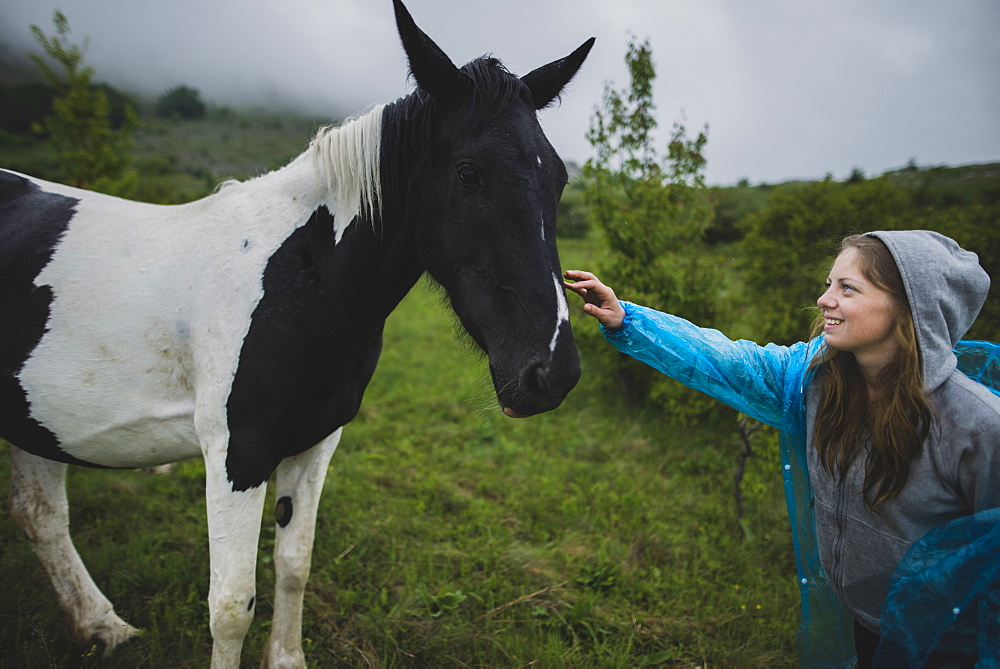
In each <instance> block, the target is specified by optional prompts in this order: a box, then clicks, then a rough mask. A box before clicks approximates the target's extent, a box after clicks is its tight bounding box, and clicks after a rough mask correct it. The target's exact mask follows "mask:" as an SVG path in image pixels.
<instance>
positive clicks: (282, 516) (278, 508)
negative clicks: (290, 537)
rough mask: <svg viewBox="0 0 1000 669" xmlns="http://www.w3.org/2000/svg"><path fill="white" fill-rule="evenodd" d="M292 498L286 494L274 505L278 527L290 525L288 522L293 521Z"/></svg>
mask: <svg viewBox="0 0 1000 669" xmlns="http://www.w3.org/2000/svg"><path fill="white" fill-rule="evenodd" d="M292 512H293V509H292V498H291V497H289V496H288V495H285V496H284V497H282V498H281V499H279V500H278V501H277V503H276V504H275V505H274V521H275V522H276V523H278V527H288V523H290V522H292Z"/></svg>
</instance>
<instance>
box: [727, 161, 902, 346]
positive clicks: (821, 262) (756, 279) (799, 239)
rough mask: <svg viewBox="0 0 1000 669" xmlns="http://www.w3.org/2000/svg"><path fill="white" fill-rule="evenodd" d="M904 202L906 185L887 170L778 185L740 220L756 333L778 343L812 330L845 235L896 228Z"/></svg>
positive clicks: (748, 304) (743, 269)
mask: <svg viewBox="0 0 1000 669" xmlns="http://www.w3.org/2000/svg"><path fill="white" fill-rule="evenodd" d="M907 204H908V198H907V194H906V192H905V191H904V190H903V189H901V188H899V187H898V186H895V185H893V184H892V182H891V181H889V180H888V179H886V178H877V179H869V180H867V181H861V182H858V183H854V184H843V183H837V182H834V181H832V180H830V179H827V180H825V181H819V182H813V183H805V184H800V185H798V186H794V187H790V188H782V189H778V190H775V191H774V193H773V194H772V196H771V200H770V202H769V204H768V206H767V207H766V208H765V209H764V210H762V211H760V212H758V213H756V214H752V215H750V216H749V217H747V218H746V219H744V220H743V221H741V222H740V225H739V227H740V229H741V231H742V232H743V235H744V236H743V240H742V242H740V255H741V258H742V260H741V262H740V265H739V271H740V274H741V277H742V282H743V295H744V299H743V304H744V305H746V306H745V309H746V310H747V311H748V312H749V314H750V315H749V316H748V317H752V320H753V322H754V324H755V328H754V333H753V335H752V336H753V338H754V339H755V340H756V341H758V342H759V343H766V342H775V343H778V344H791V343H793V342H796V341H802V340H803V339H805V338H807V337H808V336H809V328H810V326H811V324H812V321H813V319H814V318H815V316H816V308H815V307H816V299H817V298H818V297H819V296H820V295H821V294H822V293H823V290H824V287H823V284H824V281H825V278H826V274H827V272H828V271H829V268H830V264H831V262H832V260H833V257H834V256H835V255H836V253H837V248H838V245H839V243H840V240H841V239H843V238H844V237H845V236H847V235H849V234H855V233H859V232H868V231H871V230H885V229H895V228H896V226H897V225H898V222H899V219H900V216H901V215H902V214H903V213H904V212H905V210H906V207H907Z"/></svg>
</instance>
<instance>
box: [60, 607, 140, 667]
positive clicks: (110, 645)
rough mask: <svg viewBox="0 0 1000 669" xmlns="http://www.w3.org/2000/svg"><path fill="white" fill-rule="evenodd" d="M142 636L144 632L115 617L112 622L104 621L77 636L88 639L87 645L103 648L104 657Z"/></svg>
mask: <svg viewBox="0 0 1000 669" xmlns="http://www.w3.org/2000/svg"><path fill="white" fill-rule="evenodd" d="M141 635H142V630H140V629H137V628H135V627H132V626H131V625H129V624H128V623H127V622H125V621H124V620H122V619H121V618H119V617H118V616H114V618H113V619H112V620H103V621H101V622H100V623H98V624H95V625H93V626H91V627H90V628H89V629H87V630H85V631H81V633H79V634H77V635H76V636H77V638H81V639H86V640H87V641H86V642H87V643H90V644H94V646H95V647H97V646H102V647H103V648H104V651H103V652H102V655H103V656H104V657H108V656H109V655H111V654H112V653H114V652H115V649H117V648H118V647H119V646H121V645H122V644H123V643H125V642H126V641H128V640H129V639H133V638H135V637H137V636H141Z"/></svg>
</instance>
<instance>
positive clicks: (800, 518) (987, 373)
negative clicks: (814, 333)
mask: <svg viewBox="0 0 1000 669" xmlns="http://www.w3.org/2000/svg"><path fill="white" fill-rule="evenodd" d="M622 306H623V307H624V308H625V314H626V327H623V328H622V329H620V330H607V329H604V328H602V330H603V331H604V335H605V337H607V339H608V340H609V341H610V342H611V343H613V344H614V345H615V346H616V347H617V348H618V350H620V351H621V352H623V353H626V354H628V355H630V356H632V357H633V358H635V359H637V360H639V361H641V362H644V363H646V364H648V365H650V366H651V367H653V368H655V369H657V370H659V371H661V372H663V373H664V374H666V375H668V376H670V377H671V378H674V379H676V380H677V381H680V382H681V383H683V384H684V385H686V386H688V387H690V388H693V389H695V390H699V391H701V392H704V393H706V394H708V395H710V396H711V397H713V398H715V399H717V400H719V401H721V402H724V403H726V404H728V405H729V406H731V407H733V408H734V409H736V410H737V411H740V412H742V413H744V414H747V415H748V416H750V417H752V418H754V419H756V420H759V421H761V422H762V423H765V424H767V425H771V426H773V427H775V428H777V429H778V430H779V431H780V434H781V438H780V444H781V467H782V474H783V476H784V489H785V501H786V503H787V507H788V516H789V521H790V523H791V527H792V542H793V547H794V550H795V562H796V567H797V574H796V578H797V582H798V585H799V593H800V596H801V600H802V611H801V617H800V624H799V630H798V634H797V637H796V646H797V650H798V655H799V660H800V662H801V663H802V665H803V666H808V667H845V666H851V665H852V664H853V663H854V661H855V649H854V621H853V617H852V616H851V615H850V614H849V613H848V612H847V611H846V610H845V609H844V607H843V606H842V605H841V604H840V602H839V601H838V600H837V598H836V596H835V595H834V594H833V590H832V589H831V588H830V587H829V586H828V585H827V578H826V574H825V573H824V571H823V568H822V567H821V566H820V560H819V551H818V547H817V541H816V531H815V520H814V518H813V513H812V504H811V501H812V487H811V485H810V483H809V475H808V468H807V458H806V416H805V412H806V408H805V407H806V403H805V392H806V388H807V387H808V385H809V380H810V379H809V376H810V373H809V364H810V362H811V361H812V359H813V358H814V357H815V355H816V353H817V352H818V351H819V350H820V348H821V346H822V340H821V338H817V339H814V340H812V341H809V342H800V343H797V344H793V345H792V346H778V345H775V344H768V345H766V346H760V345H758V344H756V343H755V342H751V341H745V340H738V341H733V340H731V339H729V338H728V337H726V336H725V335H723V334H722V333H721V332H719V331H717V330H711V329H705V328H699V327H697V326H695V325H693V324H692V323H690V322H688V321H686V320H684V319H683V318H679V317H677V316H673V315H671V314H666V313H662V312H658V311H655V310H652V309H647V308H645V307H641V306H638V305H635V304H631V303H629V302H623V303H622ZM965 344H968V345H967V346H966V350H964V351H963V350H959V349H957V350H956V353H958V354H959V359H960V369H962V371H963V372H965V373H966V374H968V375H970V376H971V377H972V378H974V379H976V380H978V381H980V382H982V383H984V384H987V385H988V384H989V383H990V382H991V381H992V382H993V384H994V387H995V382H996V380H997V379H998V378H1000V376H998V374H997V372H998V369H997V364H998V363H997V355H998V349H1000V347H998V346H997V345H994V344H989V343H988V342H970V343H965V342H963V345H965ZM991 347H992V348H991ZM991 356H992V357H991ZM994 392H996V391H994ZM989 520H990V519H989V518H986V519H985V520H984V523H985V524H986V525H987V526H988V524H989ZM981 526H982V524H980V525H977V528H979V527H981ZM942 530H943V532H944V534H945V535H946V540H945V541H946V544H947V546H949V547H950V546H951V543H949V542H950V541H959V542H961V541H962V540H963V539H969V538H971V537H970V536H968V535H967V534H966V530H965V529H958V530H954V531H952V530H948V529H946V528H942ZM948 537H950V539H948ZM933 541H934V540H932V541H931V542H928V544H927V551H929V553H930V554H931V555H935V554H937V552H938V551H939V550H944V549H945V548H944V546H945V544H941V545H940V546H939V545H938V544H937V543H933ZM917 544H918V545H920V544H923V541H921V542H917ZM998 546H1000V532H998V531H997V528H996V524H995V523H994V527H993V529H992V531H991V532H986V533H985V538H984V539H983V540H982V541H981V542H980V543H979V544H977V547H976V548H974V549H972V550H973V552H974V553H975V554H976V555H979V556H980V557H982V556H989V555H992V556H993V563H992V564H997V563H1000V554H998V553H997V552H996V551H997V550H1000V549H998ZM914 548H916V545H915V546H914ZM949 550H950V548H949ZM991 551H992V552H991ZM969 557H972V556H971V555H970V556H969ZM906 564H907V560H906V559H904V561H903V563H901V566H900V568H901V569H905V568H906ZM970 564H971V565H972V566H971V567H970V571H971V572H975V573H976V574H978V577H979V581H976V582H975V583H971V584H970V586H969V592H970V593H971V592H972V591H976V592H979V593H981V592H983V589H984V588H986V589H987V590H988V589H989V588H987V586H988V585H989V584H992V586H990V587H992V588H993V589H992V590H990V593H992V594H990V595H989V596H984V597H985V599H986V600H989V601H987V603H985V604H982V603H981V602H980V600H977V602H979V603H977V606H981V607H983V611H984V612H986V613H988V611H989V610H990V607H991V606H992V611H993V612H994V613H995V612H996V611H997V610H998V609H997V608H996V603H997V600H996V598H995V595H996V574H995V573H992V574H991V573H989V569H978V568H977V567H976V564H980V563H976V562H972V563H970ZM980 566H982V565H981V564H980ZM960 571H961V569H960V568H955V569H942V570H941V571H940V572H935V571H927V570H924V571H923V572H920V573H921V574H922V575H918V576H916V577H915V578H916V579H917V580H921V579H923V582H924V583H927V584H929V587H930V589H929V590H927V591H926V593H925V594H926V597H928V598H933V594H931V593H933V592H934V591H935V588H937V587H949V586H948V585H947V584H948V583H950V579H952V577H953V576H956V575H957V574H958V573H959V572H960ZM897 580H898V579H897V578H896V577H894V579H893V583H894V584H895V583H896V582H897ZM973 580H974V579H973ZM938 581H940V583H937V582H938ZM977 584H978V585H977ZM894 587H895V586H894ZM977 588H978V590H977ZM895 592H900V593H901V592H902V591H900V590H894V591H890V597H889V598H887V602H889V601H890V600H891V599H892V598H893V597H894V593H895ZM970 596H971V595H970ZM991 597H992V599H990V598H991ZM893 601H896V600H893ZM990 601H991V602H992V604H990V603H989V602H990ZM897 603H898V606H895V608H894V612H895V613H894V614H893V615H894V616H896V617H892V618H891V619H890V622H889V623H888V625H889V627H890V628H893V629H895V628H900V629H902V627H901V626H904V625H910V624H913V623H911V621H913V620H917V623H916V624H920V620H921V619H922V614H921V611H922V610H923V609H924V608H925V604H926V602H924V603H923V604H918V605H917V606H913V604H912V603H911V600H908V599H907V595H906V594H900V595H899V598H898V602H897ZM954 608H956V607H955V606H952V607H951V609H952V610H954ZM964 610H965V611H967V613H966V614H965V616H966V619H971V618H975V620H971V621H970V620H965V621H964V622H967V623H968V626H969V627H970V628H977V629H978V628H980V627H982V628H983V629H984V630H985V631H984V632H983V634H992V633H993V632H995V630H993V632H990V631H989V630H986V627H988V623H989V621H990V620H992V621H993V623H994V624H995V623H996V621H997V617H996V616H994V617H993V618H991V619H984V618H983V615H982V613H980V614H977V615H975V616H973V615H972V614H971V613H968V611H969V607H968V606H966V607H965V609H964ZM883 633H885V630H883ZM890 633H891V630H890ZM896 636H899V635H896ZM946 636H947V635H946V634H941V635H938V637H939V638H944V637H946ZM925 640H926V638H917V639H916V641H917V642H923V641H925ZM994 640H995V637H994ZM911 641H913V639H910V640H909V641H907V640H902V641H901V642H900V643H899V644H898V645H897V646H896V647H895V648H896V649H898V650H899V652H903V653H905V652H911V653H913V654H914V655H913V656H917V655H920V653H923V652H924V651H922V650H920V649H909V650H907V643H910V642H911ZM931 650H933V647H932V648H931ZM927 652H929V651H927ZM880 653H881V651H880ZM903 656H904V655H894V658H895V657H903ZM907 657H908V656H907ZM890 661H891V660H890ZM885 666H889V665H885ZM986 666H994V665H986Z"/></svg>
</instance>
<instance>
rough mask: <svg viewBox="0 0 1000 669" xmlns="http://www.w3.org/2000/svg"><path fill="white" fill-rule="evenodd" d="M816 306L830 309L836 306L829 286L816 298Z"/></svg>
mask: <svg viewBox="0 0 1000 669" xmlns="http://www.w3.org/2000/svg"><path fill="white" fill-rule="evenodd" d="M816 306H818V307H821V308H824V309H832V308H833V307H835V306H836V301H835V300H834V298H833V295H831V294H830V289H829V288H827V289H826V292H825V293H823V294H822V295H820V296H819V298H817V300H816Z"/></svg>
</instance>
